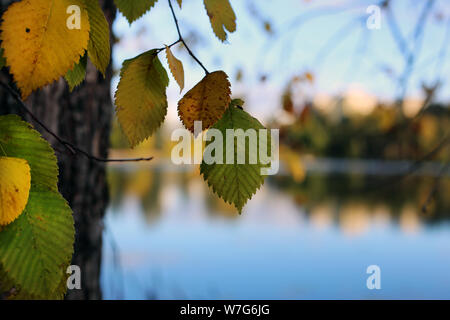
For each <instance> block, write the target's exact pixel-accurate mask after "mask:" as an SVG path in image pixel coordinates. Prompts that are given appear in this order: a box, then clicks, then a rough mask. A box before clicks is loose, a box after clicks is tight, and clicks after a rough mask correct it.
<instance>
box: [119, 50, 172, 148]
mask: <svg viewBox="0 0 450 320" xmlns="http://www.w3.org/2000/svg"><path fill="white" fill-rule="evenodd" d="M168 84H169V78H168V76H167V72H166V70H165V69H164V68H163V66H162V65H161V62H160V61H159V59H158V56H157V53H156V50H150V51H147V52H145V53H143V54H141V55H139V56H137V57H136V58H134V59H131V60H126V61H125V62H124V63H123V67H122V71H121V75H120V82H119V86H118V87H117V91H116V94H115V98H116V106H117V109H116V111H117V117H118V119H119V123H120V125H121V127H122V129H123V131H124V133H125V135H126V136H127V138H128V141H129V142H130V144H131V146H132V147H134V146H136V145H137V144H138V143H140V142H142V141H143V140H145V139H147V138H148V137H149V136H150V135H151V134H152V133H153V132H154V131H155V130H156V129H158V127H159V126H160V125H161V123H162V122H163V121H164V118H165V116H166V114H167V96H166V88H167V86H168Z"/></svg>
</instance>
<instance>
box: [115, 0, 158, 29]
mask: <svg viewBox="0 0 450 320" xmlns="http://www.w3.org/2000/svg"><path fill="white" fill-rule="evenodd" d="M156 1H158V0H114V3H115V4H116V6H117V8H118V9H119V11H120V12H122V14H123V15H124V16H125V18H127V20H128V22H129V23H130V24H131V23H133V21H136V20H137V19H139V18H140V17H141V16H143V15H144V13H146V12H147V11H148V10H150V9H151V8H152V7H153V6H154V5H155V3H156Z"/></svg>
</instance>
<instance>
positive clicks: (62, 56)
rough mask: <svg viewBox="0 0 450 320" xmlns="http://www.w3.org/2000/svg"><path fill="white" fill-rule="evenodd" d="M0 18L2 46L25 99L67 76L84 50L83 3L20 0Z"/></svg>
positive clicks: (76, 0) (86, 38)
mask: <svg viewBox="0 0 450 320" xmlns="http://www.w3.org/2000/svg"><path fill="white" fill-rule="evenodd" d="M77 8H78V9H79V10H78V9H77ZM68 9H73V11H70V10H68ZM67 12H69V14H68V13H67ZM78 13H79V15H78ZM2 18H3V23H2V25H1V30H2V33H1V36H0V38H1V40H2V45H1V46H2V48H3V49H4V50H5V52H4V55H5V58H6V64H7V66H9V67H11V69H10V71H11V73H12V74H13V76H14V81H15V82H16V83H17V86H18V87H19V88H20V91H21V93H22V98H24V99H25V98H27V97H28V96H29V95H30V93H31V92H32V91H33V90H35V89H38V88H41V87H43V86H45V85H47V84H49V83H51V82H53V81H54V80H56V79H58V78H59V77H60V76H63V75H64V74H66V72H67V71H68V70H69V69H72V68H73V66H74V65H75V64H76V63H77V62H78V61H79V60H80V57H81V56H82V55H83V53H84V51H85V50H86V48H87V45H88V41H89V30H90V26H89V18H88V14H87V10H86V9H85V8H84V2H83V1H82V0H23V1H20V2H15V3H13V4H11V5H10V6H9V7H8V10H7V11H6V12H5V13H4V14H3V17H2ZM77 22H79V24H77ZM69 26H70V28H69ZM78 27H79V29H78ZM71 28H72V29H71Z"/></svg>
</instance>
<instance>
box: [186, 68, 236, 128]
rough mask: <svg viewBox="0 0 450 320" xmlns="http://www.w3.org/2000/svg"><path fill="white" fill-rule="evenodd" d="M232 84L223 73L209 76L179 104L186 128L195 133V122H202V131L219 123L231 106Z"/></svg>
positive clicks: (214, 73)
mask: <svg viewBox="0 0 450 320" xmlns="http://www.w3.org/2000/svg"><path fill="white" fill-rule="evenodd" d="M230 95H231V90H230V82H229V81H228V76H227V74H226V73H225V72H223V71H216V72H212V73H209V74H207V75H206V76H205V77H204V78H203V80H202V81H200V82H199V83H198V84H197V85H196V86H195V87H194V88H192V89H191V90H189V91H188V92H187V93H186V94H185V95H184V97H183V99H181V100H180V101H179V102H178V115H179V117H180V119H181V121H182V122H183V124H184V126H185V127H186V128H187V129H188V130H190V131H191V132H194V122H195V121H202V130H205V129H208V128H209V127H211V126H212V125H213V124H214V123H216V122H217V120H219V119H220V118H222V115H223V114H224V112H225V110H226V109H227V108H228V105H229V104H230V101H231V98H230Z"/></svg>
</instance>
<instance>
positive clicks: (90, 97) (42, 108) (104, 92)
mask: <svg viewBox="0 0 450 320" xmlns="http://www.w3.org/2000/svg"><path fill="white" fill-rule="evenodd" d="M11 2H13V1H11V0H1V5H2V12H3V11H4V10H5V9H6V8H7V6H8V5H9V3H11ZM100 3H101V4H102V6H103V8H104V12H105V15H106V17H107V19H108V21H109V23H110V25H111V24H112V22H113V20H114V17H115V7H114V4H113V0H100ZM111 76H112V70H111V67H110V68H109V69H108V71H107V74H106V77H105V78H103V75H101V74H100V73H99V72H98V71H97V70H96V69H95V67H94V66H93V65H92V64H91V63H88V67H87V73H86V80H85V82H84V83H83V84H82V85H81V86H80V87H78V88H77V89H75V90H74V91H73V92H72V93H70V92H69V90H68V87H67V84H66V83H65V81H64V80H63V79H60V80H59V81H57V82H56V83H54V84H52V85H50V86H47V87H45V88H43V89H42V90H38V91H37V92H35V93H33V94H32V95H31V96H30V98H28V99H27V101H26V104H27V105H28V106H29V108H30V109H31V110H32V111H33V113H34V114H35V115H37V116H38V118H39V119H40V120H41V121H42V122H43V123H44V124H46V125H47V126H48V127H49V128H50V129H51V130H52V131H53V132H55V133H57V134H58V136H60V137H61V138H63V139H64V140H68V141H70V142H72V143H73V144H75V145H77V146H78V147H79V148H81V149H83V150H85V151H87V152H89V153H90V154H92V155H94V156H97V157H101V158H106V157H107V153H108V147H109V133H110V124H111V119H112V115H113V107H112V102H111V94H110V84H111ZM1 77H2V80H6V81H10V79H9V77H8V76H7V75H6V74H5V72H3V73H2V75H1ZM0 103H1V107H0V114H5V113H17V114H19V115H21V116H22V117H23V118H24V119H25V120H27V121H29V122H31V123H33V121H31V120H30V119H29V117H27V116H26V115H25V114H24V113H23V112H22V111H21V110H20V108H19V107H18V106H17V104H16V102H15V101H14V100H13V98H12V97H11V96H10V95H9V94H8V92H6V91H4V90H2V89H0ZM33 125H34V126H35V128H36V129H37V130H39V131H40V132H41V133H42V135H43V136H44V137H45V138H46V139H47V140H48V141H49V142H50V143H51V144H52V146H53V147H54V148H55V150H56V151H57V152H56V155H57V157H58V162H59V190H60V192H61V193H62V195H63V196H64V198H65V199H66V200H67V201H68V202H69V205H70V207H71V208H72V210H73V212H74V219H75V230H76V239H75V247H74V256H73V260H72V264H75V265H78V266H80V268H81V272H82V289H81V290H69V291H68V293H67V297H66V298H67V299H101V298H102V294H101V289H100V265H101V256H102V232H103V216H104V213H105V209H106V206H107V203H108V187H107V182H106V172H105V164H104V163H99V162H94V161H91V160H89V159H87V158H86V157H84V156H82V155H72V154H70V153H68V151H67V150H66V149H65V148H64V147H63V146H61V145H58V143H57V141H55V139H53V138H52V137H51V136H49V135H48V134H47V132H45V131H44V130H42V128H41V127H39V125H37V124H34V123H33Z"/></svg>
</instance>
